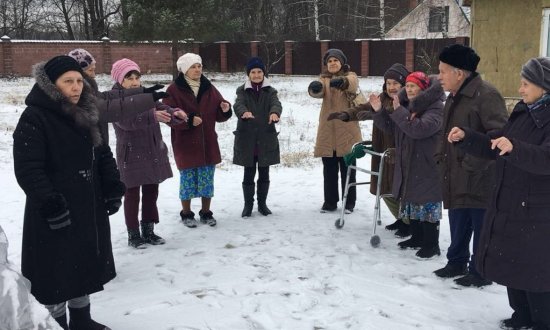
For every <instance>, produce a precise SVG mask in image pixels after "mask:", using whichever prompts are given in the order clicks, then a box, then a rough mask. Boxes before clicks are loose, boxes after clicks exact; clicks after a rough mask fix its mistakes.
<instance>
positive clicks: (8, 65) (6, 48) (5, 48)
mask: <svg viewBox="0 0 550 330" xmlns="http://www.w3.org/2000/svg"><path fill="white" fill-rule="evenodd" d="M0 39H1V42H0V45H2V58H3V59H4V61H3V62H4V65H3V68H2V74H4V75H11V74H13V54H12V46H11V45H12V44H11V38H10V37H8V36H6V35H5V36H2V38H0Z"/></svg>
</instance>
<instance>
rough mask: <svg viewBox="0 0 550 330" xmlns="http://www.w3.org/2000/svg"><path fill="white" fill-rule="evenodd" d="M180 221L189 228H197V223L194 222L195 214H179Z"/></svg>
mask: <svg viewBox="0 0 550 330" xmlns="http://www.w3.org/2000/svg"><path fill="white" fill-rule="evenodd" d="M180 217H181V221H182V222H183V224H184V225H185V226H187V227H189V228H197V225H198V222H197V220H195V213H193V212H192V211H190V212H189V213H183V211H181V212H180Z"/></svg>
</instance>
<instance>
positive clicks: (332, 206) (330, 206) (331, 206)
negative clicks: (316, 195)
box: [321, 202, 338, 213]
mask: <svg viewBox="0 0 550 330" xmlns="http://www.w3.org/2000/svg"><path fill="white" fill-rule="evenodd" d="M337 208H338V206H337V205H336V203H329V202H324V203H323V206H321V213H327V212H334V211H336V209H337Z"/></svg>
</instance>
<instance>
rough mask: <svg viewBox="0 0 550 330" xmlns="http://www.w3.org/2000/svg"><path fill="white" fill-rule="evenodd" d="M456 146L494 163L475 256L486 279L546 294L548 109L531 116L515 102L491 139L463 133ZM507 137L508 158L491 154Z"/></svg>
mask: <svg viewBox="0 0 550 330" xmlns="http://www.w3.org/2000/svg"><path fill="white" fill-rule="evenodd" d="M464 130H465V131H466V137H465V139H464V140H463V141H462V142H459V143H456V144H455V145H456V146H459V147H460V148H461V149H463V150H466V151H468V152H471V153H473V154H474V155H477V156H479V157H485V158H490V159H496V180H495V183H496V184H495V186H494V189H493V191H492V195H491V198H490V202H489V207H488V209H487V213H486V214H485V220H484V223H483V229H482V231H481V236H480V239H479V245H478V251H477V252H476V268H477V270H478V271H479V272H480V273H481V275H483V277H484V278H486V279H489V280H492V281H495V282H497V283H499V284H502V285H505V286H507V287H511V288H514V289H520V290H526V291H531V292H550V281H549V279H550V253H548V251H550V239H549V237H550V165H549V164H550V104H549V103H546V104H545V105H543V106H542V107H540V108H539V109H537V110H532V111H529V110H528V109H527V105H526V104H525V103H523V101H521V102H519V103H518V104H517V105H516V106H515V108H514V110H513V111H512V114H511V116H510V119H509V121H508V123H507V124H506V126H505V127H504V128H503V129H502V130H501V131H498V132H494V133H492V134H490V135H482V134H479V133H477V132H473V131H472V130H470V129H467V128H464ZM490 136H491V137H493V138H496V137H500V136H505V137H506V138H508V139H509V140H510V141H511V142H512V144H513V150H512V152H510V153H509V154H506V155H504V156H499V155H498V154H497V152H498V149H495V150H491V149H490V146H491V141H490V138H491V137H490Z"/></svg>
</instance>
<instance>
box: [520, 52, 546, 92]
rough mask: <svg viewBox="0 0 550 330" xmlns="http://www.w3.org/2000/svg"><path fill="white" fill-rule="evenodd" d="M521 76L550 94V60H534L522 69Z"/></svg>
mask: <svg viewBox="0 0 550 330" xmlns="http://www.w3.org/2000/svg"><path fill="white" fill-rule="evenodd" d="M521 76H522V77H523V78H525V79H527V80H529V81H530V82H532V83H533V84H535V85H537V86H540V87H541V88H542V89H544V90H545V91H547V92H550V58H548V57H536V58H532V59H530V60H529V61H527V63H525V64H524V65H523V67H522V68H521Z"/></svg>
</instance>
